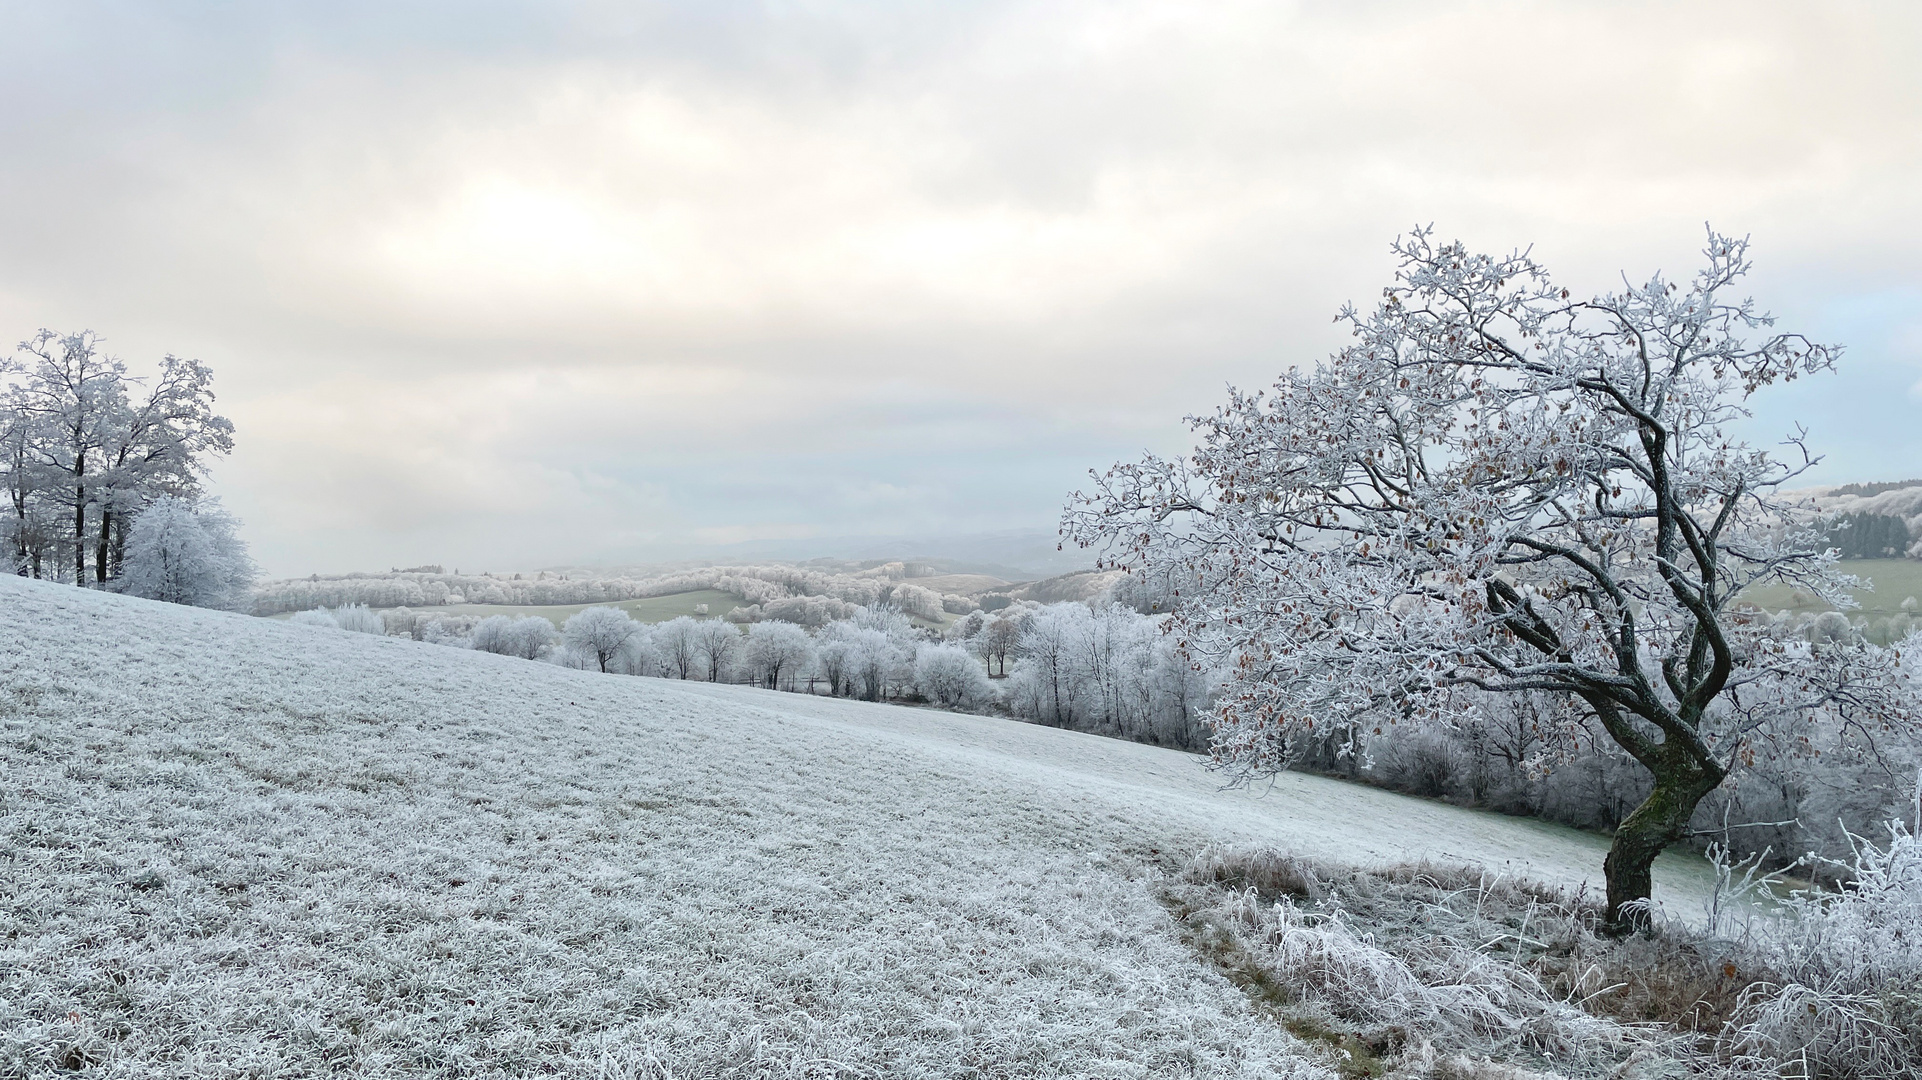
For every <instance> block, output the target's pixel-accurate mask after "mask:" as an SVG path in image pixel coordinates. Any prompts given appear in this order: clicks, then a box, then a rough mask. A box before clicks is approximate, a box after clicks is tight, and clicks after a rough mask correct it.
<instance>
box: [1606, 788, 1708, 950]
mask: <svg viewBox="0 0 1922 1080" xmlns="http://www.w3.org/2000/svg"><path fill="white" fill-rule="evenodd" d="M1720 772H1721V770H1719V769H1715V768H1713V767H1712V766H1711V767H1710V768H1708V769H1704V768H1702V767H1701V766H1699V765H1697V764H1695V763H1693V762H1679V761H1678V762H1671V763H1668V764H1666V765H1665V766H1664V767H1662V768H1660V769H1658V770H1656V775H1655V790H1653V791H1651V792H1649V794H1648V798H1646V799H1643V800H1642V804H1641V805H1640V806H1638V807H1636V808H1635V810H1634V811H1633V812H1632V813H1630V814H1629V815H1628V817H1626V818H1624V819H1622V823H1621V824H1620V825H1618V826H1616V828H1615V840H1614V842H1613V843H1612V844H1611V845H1610V846H1609V849H1608V858H1607V860H1605V861H1604V862H1603V864H1602V873H1603V876H1604V877H1605V878H1606V879H1607V881H1608V915H1607V919H1608V925H1607V930H1608V931H1609V932H1610V933H1614V934H1622V935H1626V934H1632V933H1642V932H1646V931H1647V930H1648V929H1649V928H1650V926H1651V924H1652V919H1651V913H1650V911H1649V908H1648V904H1647V901H1648V899H1649V896H1650V894H1651V893H1652V891H1653V886H1654V867H1655V857H1656V856H1657V855H1660V854H1661V853H1662V852H1663V851H1664V850H1666V849H1667V848H1668V846H1669V845H1670V844H1672V843H1674V842H1675V841H1677V840H1680V839H1681V838H1682V837H1683V836H1684V835H1686V834H1687V832H1688V823H1689V819H1690V818H1692V817H1694V816H1695V807H1696V805H1697V804H1699V803H1700V802H1701V801H1702V799H1703V797H1705V796H1706V795H1707V794H1708V793H1709V792H1711V791H1714V790H1715V789H1716V787H1717V786H1718V785H1720V784H1721V782H1722V777H1721V775H1720Z"/></svg>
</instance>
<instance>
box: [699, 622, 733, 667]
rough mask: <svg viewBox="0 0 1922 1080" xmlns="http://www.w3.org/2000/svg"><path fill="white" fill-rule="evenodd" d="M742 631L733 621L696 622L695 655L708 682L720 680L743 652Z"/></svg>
mask: <svg viewBox="0 0 1922 1080" xmlns="http://www.w3.org/2000/svg"><path fill="white" fill-rule="evenodd" d="M741 644H742V639H741V632H740V631H739V630H736V629H735V628H734V624H733V623H729V622H724V621H722V620H720V619H703V620H701V621H699V622H697V623H695V624H694V655H695V657H696V658H697V659H698V660H699V661H700V664H701V667H702V669H703V670H704V671H705V673H706V675H707V681H708V682H720V681H722V678H723V676H725V675H726V674H727V673H728V671H729V670H730V669H731V668H732V666H733V664H734V658H735V657H736V656H738V655H740V652H741Z"/></svg>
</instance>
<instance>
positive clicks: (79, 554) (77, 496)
mask: <svg viewBox="0 0 1922 1080" xmlns="http://www.w3.org/2000/svg"><path fill="white" fill-rule="evenodd" d="M73 583H74V584H75V585H78V586H80V587H81V588H83V589H84V588H86V587H87V488H86V485H84V484H81V485H77V486H75V487H74V489H73Z"/></svg>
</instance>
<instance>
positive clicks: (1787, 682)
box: [1063, 230, 1909, 931]
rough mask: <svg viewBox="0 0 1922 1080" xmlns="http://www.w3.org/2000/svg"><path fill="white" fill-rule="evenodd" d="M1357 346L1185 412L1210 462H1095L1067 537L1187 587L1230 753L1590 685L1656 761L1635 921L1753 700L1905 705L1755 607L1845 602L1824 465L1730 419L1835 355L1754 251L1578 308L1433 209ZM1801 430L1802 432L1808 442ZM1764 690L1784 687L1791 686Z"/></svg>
mask: <svg viewBox="0 0 1922 1080" xmlns="http://www.w3.org/2000/svg"><path fill="white" fill-rule="evenodd" d="M1394 250H1395V253H1396V254H1397V255H1398V256H1399V259H1400V270H1399V272H1398V274H1397V279H1396V281H1395V284H1394V285H1392V286H1391V287H1390V288H1388V289H1387V290H1386V292H1385V296H1384V298H1383V300H1382V302H1381V304H1380V306H1379V307H1378V308H1377V309H1376V310H1375V311H1374V312H1373V313H1372V314H1369V315H1366V316H1364V315H1362V314H1360V313H1358V312H1357V311H1356V310H1355V309H1353V308H1352V307H1351V308H1347V309H1344V311H1343V312H1342V316H1341V317H1342V319H1343V320H1344V321H1346V322H1347V324H1348V325H1349V327H1350V329H1351V330H1352V332H1353V335H1354V338H1355V341H1354V343H1353V344H1352V345H1350V346H1348V347H1347V348H1345V349H1343V350H1341V351H1340V352H1339V353H1337V354H1336V355H1335V356H1334V357H1332V358H1331V359H1330V360H1329V361H1328V362H1326V363H1325V364H1322V365H1319V366H1317V367H1314V368H1312V369H1297V370H1294V371H1291V372H1290V373H1288V374H1286V375H1284V376H1283V377H1282V378H1281V379H1280V380H1279V381H1278V382H1277V383H1276V385H1275V387H1274V389H1273V391H1272V392H1271V393H1268V394H1260V393H1257V394H1243V393H1241V392H1239V391H1231V392H1230V398H1229V401H1228V403H1227V404H1226V405H1225V406H1223V407H1222V408H1221V409H1220V410H1219V411H1217V412H1216V413H1215V414H1214V415H1213V416H1208V417H1201V418H1194V419H1191V421H1190V422H1191V424H1192V425H1193V426H1194V428H1195V429H1196V430H1197V432H1198V433H1199V434H1200V437H1201V443H1200V446H1199V447H1198V448H1197V450H1196V452H1195V455H1194V456H1193V458H1192V459H1179V458H1177V459H1174V460H1163V459H1159V458H1152V457H1151V458H1148V459H1146V460H1145V461H1143V462H1140V463H1136V464H1127V465H1120V466H1117V467H1115V468H1114V469H1111V470H1109V471H1108V472H1107V473H1105V474H1102V475H1098V476H1097V477H1096V478H1095V479H1096V481H1097V483H1096V486H1095V488H1094V491H1093V494H1091V495H1080V496H1077V499H1076V501H1075V503H1074V504H1073V505H1071V506H1070V508H1069V510H1068V512H1067V514H1066V517H1065V519H1064V523H1063V529H1064V532H1065V533H1066V534H1067V535H1068V536H1069V537H1070V538H1072V539H1074V540H1076V541H1079V542H1080V543H1082V544H1084V545H1093V546H1099V547H1100V548H1102V549H1103V555H1104V556H1105V558H1106V559H1108V560H1111V561H1114V562H1116V563H1118V564H1119V565H1122V566H1126V567H1129V568H1132V569H1134V570H1136V571H1138V572H1139V573H1141V574H1142V575H1143V576H1144V577H1145V576H1147V575H1155V574H1167V575H1169V580H1170V581H1171V582H1175V583H1177V585H1176V588H1175V589H1174V592H1175V593H1176V594H1177V603H1178V609H1177V619H1176V624H1175V632H1176V634H1177V635H1179V637H1180V638H1181V639H1182V640H1184V641H1185V642H1187V643H1188V647H1189V648H1190V650H1191V651H1192V652H1193V653H1195V654H1196V655H1197V656H1199V657H1202V658H1205V659H1207V660H1209V661H1211V662H1216V663H1219V664H1221V665H1222V666H1223V667H1224V670H1226V671H1227V672H1228V673H1229V676H1230V679H1231V683H1230V685H1229V686H1228V688H1227V690H1226V691H1225V692H1224V694H1223V695H1222V697H1221V698H1220V700H1219V702H1218V706H1217V710H1216V713H1215V715H1214V717H1213V719H1212V722H1213V724H1214V726H1215V729H1216V737H1215V743H1214V753H1215V755H1216V756H1217V759H1218V760H1219V761H1221V762H1222V763H1223V764H1224V765H1227V766H1230V767H1232V768H1235V769H1238V770H1241V771H1243V772H1244V773H1261V772H1264V771H1273V770H1275V769H1279V768H1282V767H1284V766H1285V764H1286V762H1287V760H1288V750H1289V747H1290V745H1291V743H1292V742H1294V741H1296V740H1298V739H1301V738H1303V737H1309V736H1311V735H1312V734H1313V733H1315V732H1318V731H1326V730H1327V729H1328V728H1329V727H1330V726H1331V725H1332V726H1335V727H1340V726H1342V725H1352V727H1353V730H1354V735H1353V737H1352V739H1351V741H1359V742H1366V741H1367V740H1368V739H1369V738H1371V737H1372V736H1374V735H1376V734H1378V733H1380V732H1382V731H1384V730H1386V729H1387V728H1389V727H1390V726H1392V725H1403V726H1414V725H1422V724H1428V723H1437V722H1440V723H1449V722H1452V721H1453V720H1455V719H1459V718H1462V717H1466V716H1471V715H1473V713H1474V712H1475V711H1476V709H1477V707H1478V702H1479V701H1481V700H1483V698H1482V696H1481V695H1484V694H1508V693H1526V692H1536V691H1540V692H1547V693H1550V694H1554V695H1559V696H1561V697H1562V698H1564V699H1567V700H1571V701H1573V702H1576V703H1579V705H1580V707H1581V708H1583V709H1585V710H1586V711H1587V712H1588V713H1589V714H1591V716H1592V718H1593V719H1594V720H1595V721H1597V722H1598V723H1599V725H1600V726H1601V727H1602V728H1603V729H1604V730H1606V731H1607V733H1608V735H1609V737H1610V738H1611V739H1613V740H1614V741H1615V742H1616V743H1617V744H1619V745H1620V746H1621V747H1622V748H1623V749H1624V750H1625V751H1627V752H1628V753H1629V754H1631V755H1632V756H1633V757H1634V758H1635V760H1636V761H1637V762H1639V763H1640V764H1641V766H1642V767H1643V768H1645V769H1646V770H1647V772H1648V774H1649V776H1650V777H1651V778H1652V781H1653V788H1652V792H1651V793H1650V794H1649V795H1648V796H1647V798H1646V799H1645V800H1643V801H1642V802H1641V804H1640V805H1639V806H1637V807H1636V809H1635V810H1634V811H1633V812H1632V813H1630V814H1629V815H1628V816H1627V818H1626V819H1625V820H1623V821H1622V823H1621V825H1620V826H1619V827H1618V828H1617V829H1616V831H1615V837H1614V843H1613V846H1612V847H1611V849H1610V851H1609V855H1608V858H1607V862H1606V865H1605V875H1606V878H1607V882H1608V918H1609V920H1610V922H1611V925H1613V926H1614V927H1615V928H1617V929H1618V930H1624V931H1625V930H1630V929H1635V928H1639V927H1643V926H1646V924H1647V914H1646V911H1647V906H1646V901H1647V900H1648V898H1649V893H1650V887H1651V866H1652V864H1653V862H1654V860H1655V857H1656V855H1657V854H1658V853H1660V852H1661V851H1662V850H1663V849H1664V848H1665V847H1667V846H1668V845H1669V844H1670V843H1672V842H1674V841H1675V840H1676V839H1678V838H1680V837H1681V836H1683V835H1684V834H1685V833H1686V831H1687V830H1688V828H1689V822H1690V818H1691V816H1692V815H1693V813H1694V811H1695V808H1696V806H1697V804H1698V803H1699V802H1700V801H1701V800H1702V798H1703V797H1704V796H1705V795H1707V794H1708V793H1709V792H1711V791H1714V790H1715V789H1716V788H1717V786H1718V785H1720V784H1721V783H1722V781H1723V779H1724V778H1725V777H1726V776H1727V775H1728V774H1729V772H1730V770H1731V769H1734V768H1737V767H1739V765H1740V764H1741V763H1742V761H1743V760H1744V756H1745V753H1746V751H1747V748H1748V747H1749V746H1750V744H1751V742H1752V740H1753V739H1755V738H1758V737H1760V735H1761V732H1762V731H1763V729H1764V728H1765V727H1766V724H1765V722H1764V720H1763V718H1762V717H1761V715H1760V712H1766V711H1767V709H1760V710H1759V711H1758V709H1757V707H1756V705H1757V703H1760V702H1778V703H1781V707H1785V708H1793V709H1796V710H1800V711H1803V712H1805V713H1813V714H1819V715H1820V716H1821V717H1822V718H1823V719H1824V722H1825V723H1828V724H1831V725H1834V726H1838V727H1841V728H1844V729H1847V730H1850V731H1853V732H1854V733H1856V734H1857V735H1859V736H1860V737H1861V738H1864V739H1869V738H1872V737H1874V735H1875V734H1876V733H1877V732H1878V731H1880V730H1883V729H1885V728H1887V727H1889V726H1891V725H1897V724H1904V723H1906V722H1908V720H1909V712H1908V705H1907V702H1906V698H1905V697H1904V696H1903V695H1901V694H1899V693H1898V692H1896V688H1897V683H1898V682H1899V677H1898V672H1897V670H1896V666H1895V664H1894V662H1893V660H1892V659H1891V657H1890V656H1889V655H1886V654H1882V653H1881V652H1879V651H1878V650H1873V649H1870V648H1868V647H1866V646H1862V645H1859V644H1852V643H1846V642H1841V643H1824V644H1820V645H1818V646H1816V647H1812V648H1807V649H1797V648H1792V647H1790V646H1789V645H1788V644H1787V643H1784V642H1781V641H1778V640H1776V639H1775V638H1773V637H1771V636H1770V635H1768V634H1767V633H1765V632H1764V631H1763V630H1762V628H1760V627H1759V626H1758V625H1756V624H1755V623H1754V622H1752V621H1750V620H1749V619H1747V618H1746V617H1745V616H1744V614H1743V613H1742V611H1741V609H1738V608H1736V607H1735V606H1734V604H1733V601H1734V598H1735V597H1736V595H1737V594H1738V593H1740V591H1741V590H1742V589H1744V588H1746V587H1748V586H1750V585H1754V584H1757V583H1761V582H1780V583H1785V584H1789V585H1793V586H1796V587H1800V588H1803V589H1806V590H1808V591H1810V592H1812V593H1814V594H1816V595H1818V596H1821V597H1824V598H1826V599H1828V600H1830V601H1831V602H1833V603H1837V604H1838V605H1843V606H1846V605H1847V604H1848V603H1849V602H1850V601H1849V600H1848V598H1847V597H1846V596H1845V595H1844V593H1843V591H1842V589H1841V588H1840V585H1841V584H1842V581H1843V579H1841V578H1840V577H1839V576H1838V575H1836V574H1835V573H1834V572H1833V567H1832V560H1833V553H1831V552H1825V551H1824V549H1823V547H1822V546H1821V545H1820V544H1819V543H1818V540H1817V537H1816V536H1815V535H1814V534H1813V533H1812V532H1811V531H1810V530H1809V529H1808V528H1806V527H1805V525H1804V520H1805V519H1804V518H1803V517H1802V516H1800V515H1799V514H1798V512H1797V509H1796V508H1795V507H1794V506H1792V505H1789V504H1788V503H1786V502H1785V501H1784V500H1783V499H1781V498H1778V497H1777V496H1776V494H1775V492H1777V491H1778V490H1779V489H1780V488H1781V487H1782V485H1783V484H1784V483H1785V482H1786V481H1788V480H1790V479H1791V478H1793V477H1794V476H1796V475H1797V473H1798V471H1799V470H1800V469H1801V468H1803V467H1805V464H1806V460H1807V459H1806V456H1804V458H1803V460H1802V461H1800V462H1797V463H1795V464H1792V465H1784V464H1781V463H1778V462H1776V461H1775V460H1773V459H1772V458H1771V457H1770V455H1768V454H1767V453H1765V452H1763V451H1759V450H1756V449H1753V448H1751V447H1748V446H1746V445H1743V444H1741V443H1740V442H1738V441H1736V440H1735V439H1734V438H1732V437H1731V436H1730V434H1729V433H1728V430H1727V427H1728V424H1729V422H1730V421H1731V420H1733V419H1735V418H1736V417H1738V416H1742V415H1745V413H1744V411H1743V409H1742V402H1743V401H1744V399H1745V398H1746V397H1747V396H1748V395H1749V394H1750V393H1752V392H1753V391H1755V390H1756V389H1757V388H1759V387H1762V386H1766V385H1769V384H1771V383H1774V382H1777V381H1781V380H1789V379H1793V378H1795V377H1797V376H1798V375H1801V374H1805V373H1809V372H1814V371H1820V370H1823V369H1827V368H1830V367H1831V366H1832V365H1833V363H1834V361H1835V358H1836V355H1837V353H1836V351H1835V350H1833V349H1830V348H1828V347H1825V346H1822V345H1817V344H1814V343H1812V342H1810V341H1808V340H1806V339H1805V338H1803V337H1801V336H1799V335H1795V334H1778V333H1766V334H1764V335H1762V336H1761V337H1760V338H1759V340H1755V341H1751V340H1749V335H1750V334H1751V333H1752V332H1754V331H1757V330H1762V329H1763V328H1766V327H1769V326H1770V325H1771V320H1770V319H1769V317H1768V316H1766V315H1764V314H1762V313H1760V312H1758V311H1757V310H1756V309H1755V307H1754V305H1753V303H1752V302H1751V301H1748V300H1732V299H1730V297H1729V296H1728V293H1729V291H1730V289H1731V288H1732V286H1733V285H1734V283H1735V282H1736V280H1737V279H1738V278H1740V277H1741V276H1742V275H1743V274H1744V273H1745V272H1746V271H1747V269H1748V260H1747V242H1746V241H1744V240H1736V239H1731V238H1728V237H1724V236H1720V235H1716V234H1714V233H1711V234H1710V236H1709V241H1708V247H1707V252H1706V254H1707V265H1706V267H1705V268H1704V269H1703V270H1702V271H1701V272H1700V273H1699V274H1698V275H1696V277H1695V279H1694V280H1693V282H1692V283H1690V284H1688V285H1678V284H1674V283H1671V282H1668V281H1666V280H1664V279H1663V278H1662V277H1660V276H1659V275H1658V276H1656V277H1654V278H1653V279H1652V280H1650V281H1649V282H1648V283H1647V284H1645V285H1641V286H1633V285H1626V286H1625V287H1624V288H1623V289H1622V291H1620V292H1616V293H1610V294H1607V295H1602V296H1596V297H1594V298H1592V299H1579V298H1573V297H1572V296H1571V294H1570V292H1569V291H1568V290H1566V289H1564V288H1562V287H1560V286H1559V285H1556V284H1555V283H1554V282H1552V281H1551V280H1550V278H1549V275H1548V273H1547V272H1546V271H1545V270H1544V269H1543V268H1542V267H1541V266H1539V265H1538V264H1536V263H1535V262H1534V261H1533V260H1532V259H1531V258H1530V257H1529V256H1528V255H1527V254H1526V253H1517V254H1511V255H1508V256H1506V257H1490V256H1484V255H1476V254H1472V253H1470V252H1469V251H1467V250H1465V249H1464V248H1463V247H1462V246H1460V245H1459V244H1447V245H1439V244H1436V243H1434V242H1433V241H1432V239H1431V234H1430V233H1429V232H1428V231H1426V230H1418V231H1417V232H1415V233H1414V234H1413V235H1411V236H1409V237H1407V238H1405V239H1404V240H1401V241H1398V242H1397V243H1396V245H1395V247H1394ZM1798 446H1799V443H1798ZM1771 707H1773V706H1771Z"/></svg>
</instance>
